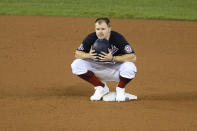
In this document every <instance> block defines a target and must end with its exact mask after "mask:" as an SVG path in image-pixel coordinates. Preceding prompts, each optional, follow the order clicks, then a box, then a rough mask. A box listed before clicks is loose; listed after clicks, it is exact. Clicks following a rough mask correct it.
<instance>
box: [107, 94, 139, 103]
mask: <svg viewBox="0 0 197 131" xmlns="http://www.w3.org/2000/svg"><path fill="white" fill-rule="evenodd" d="M125 95H126V100H125V101H130V100H137V96H135V95H132V94H129V93H125ZM103 101H116V92H109V93H108V94H106V95H104V96H103Z"/></svg>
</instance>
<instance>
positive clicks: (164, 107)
mask: <svg viewBox="0 0 197 131" xmlns="http://www.w3.org/2000/svg"><path fill="white" fill-rule="evenodd" d="M94 20H95V19H94V18H66V17H38V16H34V17H32V16H0V130H1V131H196V129H197V53H196V49H197V22H188V21H167V20H165V21H159V20H135V19H111V22H112V29H113V30H116V31H118V32H121V33H122V34H123V35H124V36H125V37H126V39H127V40H128V41H129V42H130V43H131V44H132V46H133V48H134V49H135V52H136V54H137V63H136V65H137V67H138V73H137V75H136V78H135V79H134V80H133V81H132V82H131V83H129V85H127V88H126V91H127V92H129V93H132V94H135V95H137V96H138V98H139V99H138V100H137V101H130V102H122V103H117V102H103V101H98V102H92V101H90V100H89V97H90V96H91V95H92V94H93V92H94V90H93V86H91V85H90V84H88V83H86V82H84V81H83V80H81V79H79V78H78V77H77V76H75V75H73V74H72V73H71V68H70V64H71V63H72V61H73V60H74V51H75V49H76V48H77V47H78V46H79V44H80V43H81V41H82V40H83V38H84V37H85V36H86V35H87V34H88V33H90V32H93V31H94V25H93V22H94ZM109 86H110V89H111V90H112V91H114V90H115V86H116V83H112V82H110V83H109Z"/></svg>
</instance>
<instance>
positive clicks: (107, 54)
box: [99, 49, 113, 61]
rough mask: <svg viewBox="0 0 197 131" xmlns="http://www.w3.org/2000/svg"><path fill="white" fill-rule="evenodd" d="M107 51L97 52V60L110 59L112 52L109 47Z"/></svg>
mask: <svg viewBox="0 0 197 131" xmlns="http://www.w3.org/2000/svg"><path fill="white" fill-rule="evenodd" d="M108 52H109V53H105V52H101V54H99V61H112V58H113V56H112V52H111V50H110V49H108Z"/></svg>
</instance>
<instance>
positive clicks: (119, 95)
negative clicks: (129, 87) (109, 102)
mask: <svg viewBox="0 0 197 131" xmlns="http://www.w3.org/2000/svg"><path fill="white" fill-rule="evenodd" d="M125 100H126V96H125V88H120V87H116V101H118V102H121V101H125Z"/></svg>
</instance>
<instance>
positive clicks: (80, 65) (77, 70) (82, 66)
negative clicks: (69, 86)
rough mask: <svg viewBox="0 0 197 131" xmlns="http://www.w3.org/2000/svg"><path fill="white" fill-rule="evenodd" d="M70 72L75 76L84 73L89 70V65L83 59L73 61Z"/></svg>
mask: <svg viewBox="0 0 197 131" xmlns="http://www.w3.org/2000/svg"><path fill="white" fill-rule="evenodd" d="M71 68H72V72H73V74H76V75H81V74H84V73H86V72H87V71H88V70H90V69H91V63H90V62H88V61H87V60H83V59H75V60H74V61H73V62H72V64H71Z"/></svg>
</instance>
